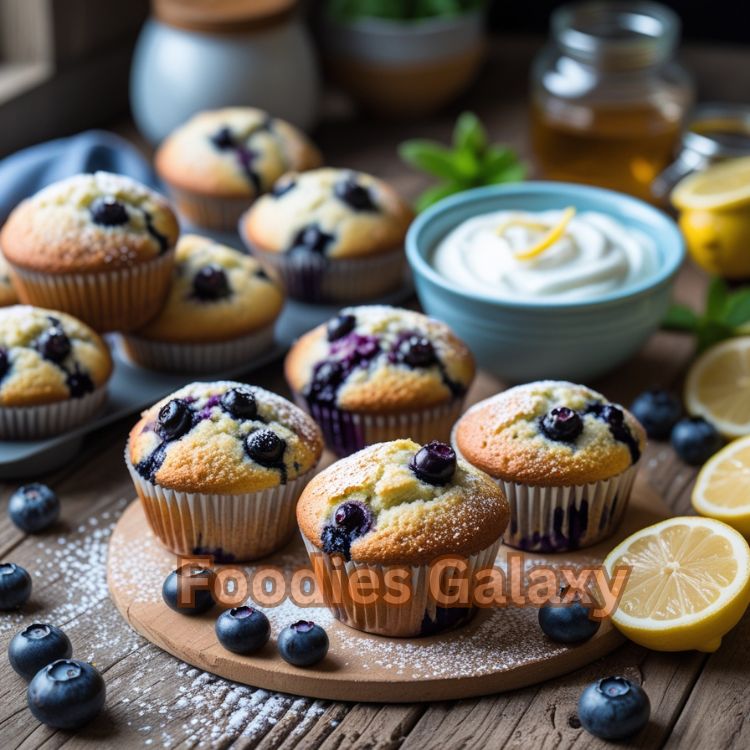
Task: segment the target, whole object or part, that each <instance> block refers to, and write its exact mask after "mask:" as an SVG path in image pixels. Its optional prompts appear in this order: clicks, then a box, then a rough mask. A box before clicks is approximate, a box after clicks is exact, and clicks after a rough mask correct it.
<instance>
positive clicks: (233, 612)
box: [215, 605, 271, 654]
mask: <svg viewBox="0 0 750 750" xmlns="http://www.w3.org/2000/svg"><path fill="white" fill-rule="evenodd" d="M215 630H216V637H217V638H218V639H219V643H221V645H222V646H224V648H225V649H227V650H228V651H233V652H234V653H235V654H252V653H255V652H256V651H259V650H260V649H261V648H263V646H265V645H266V643H268V639H269V637H270V635H271V625H270V623H269V622H268V618H267V617H266V616H265V615H264V614H263V612H261V611H260V610H258V609H255V608H254V607H248V606H245V605H243V606H242V607H234V608H233V609H228V610H227V611H226V612H222V613H221V614H220V615H219V617H218V619H217V620H216V627H215Z"/></svg>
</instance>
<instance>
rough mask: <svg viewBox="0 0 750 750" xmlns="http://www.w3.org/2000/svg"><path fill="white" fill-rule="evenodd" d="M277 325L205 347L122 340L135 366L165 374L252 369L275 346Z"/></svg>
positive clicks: (142, 340)
mask: <svg viewBox="0 0 750 750" xmlns="http://www.w3.org/2000/svg"><path fill="white" fill-rule="evenodd" d="M274 326H275V321H274V323H271V324H270V325H268V326H266V327H264V328H262V329H261V330H259V331H254V332H253V333H251V334H249V335H247V336H241V337H239V338H236V339H230V340H229V341H214V342H210V343H204V344H191V343H186V342H180V343H171V342H168V341H150V340H149V339H144V338H141V337H139V336H135V335H132V334H131V335H125V336H123V337H122V346H123V349H124V350H125V353H126V354H127V356H128V358H129V359H130V360H132V361H133V362H135V364H137V365H140V366H142V367H148V368H149V369H151V370H160V371H161V372H182V373H210V372H221V371H222V370H228V369H230V368H233V367H239V366H240V365H243V364H246V365H251V364H252V360H253V357H256V356H258V355H259V354H263V353H265V352H267V351H268V350H269V349H271V347H272V346H273V342H274Z"/></svg>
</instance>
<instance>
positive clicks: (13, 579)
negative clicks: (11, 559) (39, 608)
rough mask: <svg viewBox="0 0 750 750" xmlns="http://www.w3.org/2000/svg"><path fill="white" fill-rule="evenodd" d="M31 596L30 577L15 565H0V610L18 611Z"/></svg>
mask: <svg viewBox="0 0 750 750" xmlns="http://www.w3.org/2000/svg"><path fill="white" fill-rule="evenodd" d="M30 596H31V576H30V575H29V574H28V572H27V571H26V569H25V568H22V567H21V566H20V565H16V564H15V563H0V609H4V610H8V609H18V607H21V606H22V605H24V604H26V602H27V601H28V600H29V597H30Z"/></svg>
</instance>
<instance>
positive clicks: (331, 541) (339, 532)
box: [320, 524, 352, 560]
mask: <svg viewBox="0 0 750 750" xmlns="http://www.w3.org/2000/svg"><path fill="white" fill-rule="evenodd" d="M320 542H321V544H322V547H323V552H325V553H326V554H327V555H335V554H339V555H343V556H344V559H345V560H349V559H350V548H351V546H352V540H351V537H350V536H349V532H348V531H347V530H346V529H340V528H338V527H337V526H334V525H333V524H329V525H328V526H324V527H323V531H322V532H321V534H320Z"/></svg>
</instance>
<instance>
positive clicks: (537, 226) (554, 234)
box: [497, 206, 576, 260]
mask: <svg viewBox="0 0 750 750" xmlns="http://www.w3.org/2000/svg"><path fill="white" fill-rule="evenodd" d="M575 214H576V210H575V208H574V207H573V206H568V208H566V209H565V211H563V215H562V216H561V217H560V221H558V222H557V224H555V226H553V227H549V226H548V225H546V224H541V223H539V222H536V221H527V220H525V219H509V220H508V221H506V222H503V223H502V224H501V225H500V226H499V227H498V228H497V233H498V234H499V235H502V234H504V233H505V232H506V231H507V230H508V229H509V228H510V227H523V228H525V229H531V230H534V231H537V232H538V231H546V234H545V235H544V236H543V237H542V238H541V239H540V240H539V241H538V242H536V243H535V244H533V245H532V246H531V247H528V248H526V249H524V250H517V251H516V252H514V253H513V255H514V257H515V258H516V259H517V260H531V259H532V258H536V257H537V255H541V254H542V253H543V252H544V251H545V250H547V249H548V248H549V247H551V246H552V245H554V244H555V242H557V241H558V240H559V239H560V238H561V237H562V236H563V234H565V230H566V229H567V228H568V224H570V220H571V219H572V218H573V217H574V216H575Z"/></svg>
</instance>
